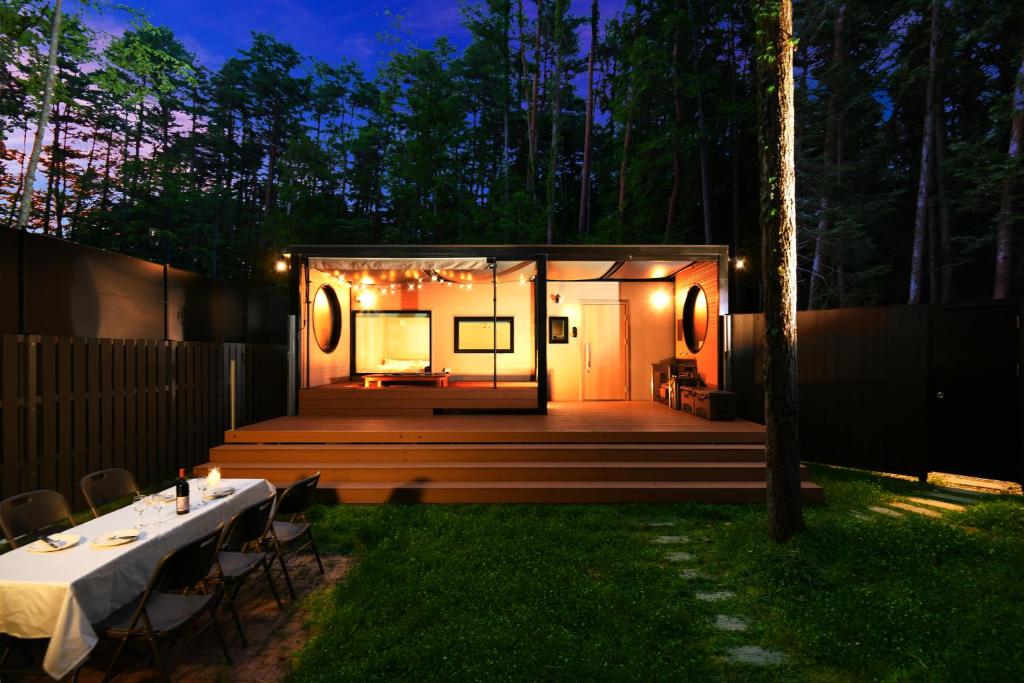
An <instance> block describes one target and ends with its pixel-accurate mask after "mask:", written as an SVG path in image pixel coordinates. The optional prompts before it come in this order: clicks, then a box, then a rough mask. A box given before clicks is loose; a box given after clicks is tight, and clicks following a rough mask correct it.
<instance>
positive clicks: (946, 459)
mask: <svg viewBox="0 0 1024 683" xmlns="http://www.w3.org/2000/svg"><path fill="white" fill-rule="evenodd" d="M1018 313H1019V309H1018V308H1017V306H1016V305H992V306H963V307H961V306H955V305H954V306H935V307H932V309H931V310H930V311H929V339H930V346H931V368H930V375H931V376H930V382H929V385H930V386H929V394H930V396H929V411H928V413H929V415H928V417H929V435H928V436H929V439H928V468H929V469H930V470H933V471H939V472H952V473H955V474H966V475H971V476H977V477H988V478H992V479H1010V480H1017V479H1018V478H1019V477H1020V476H1021V475H1022V474H1024V472H1022V469H1021V462H1022V455H1021V403H1020V401H1021V380H1020V374H1019V373H1020V367H1019V365H1018V362H1019V360H1020V357H1021V355H1020V354H1021V346H1020V331H1019V329H1018V325H1019V323H1018V317H1017V316H1018Z"/></svg>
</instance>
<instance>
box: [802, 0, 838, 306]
mask: <svg viewBox="0 0 1024 683" xmlns="http://www.w3.org/2000/svg"><path fill="white" fill-rule="evenodd" d="M845 20H846V3H842V4H840V5H839V8H838V10H837V11H836V22H835V31H834V37H833V39H832V64H831V65H830V71H831V72H832V73H831V74H830V78H829V81H830V83H829V93H828V100H827V102H826V104H825V144H824V150H823V151H824V169H823V173H822V178H821V200H820V202H819V210H818V231H817V234H816V235H815V236H814V259H813V260H812V261H811V281H810V285H809V286H808V292H807V307H808V308H818V307H819V306H820V303H821V302H820V301H819V299H820V298H821V285H822V284H824V281H825V253H826V249H827V246H826V241H828V234H829V233H830V232H832V226H833V218H832V185H833V184H834V183H835V181H836V178H835V168H836V146H837V145H838V142H837V140H838V131H839V125H838V121H837V118H838V114H837V112H838V109H839V107H838V102H839V87H838V85H839V69H840V68H842V63H843V56H844V55H845V48H844V47H843V24H844V23H845Z"/></svg>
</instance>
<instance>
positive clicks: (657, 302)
mask: <svg viewBox="0 0 1024 683" xmlns="http://www.w3.org/2000/svg"><path fill="white" fill-rule="evenodd" d="M670 303H672V296H671V295H670V294H669V293H668V292H666V291H665V290H664V289H659V290H658V291H656V292H654V294H651V305H652V306H654V308H656V309H658V310H659V311H660V310H661V309H663V308H665V307H666V306H668V305H669V304H670Z"/></svg>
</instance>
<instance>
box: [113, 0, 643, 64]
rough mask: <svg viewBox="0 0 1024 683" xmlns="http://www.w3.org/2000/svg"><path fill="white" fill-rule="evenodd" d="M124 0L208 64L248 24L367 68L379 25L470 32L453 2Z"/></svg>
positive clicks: (582, 10)
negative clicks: (172, 32) (353, 61)
mask: <svg viewBox="0 0 1024 683" xmlns="http://www.w3.org/2000/svg"><path fill="white" fill-rule="evenodd" d="M124 4H126V5H128V6H131V7H133V8H135V9H138V10H141V11H143V12H144V13H145V14H146V15H147V16H148V17H149V19H150V21H152V22H153V23H154V24H158V25H164V26H167V27H169V28H170V29H171V30H172V31H174V33H175V34H176V35H177V36H178V38H179V39H180V40H181V41H182V42H183V43H184V44H185V46H186V47H187V48H188V49H189V50H190V51H191V52H193V53H195V54H196V55H198V57H199V59H200V61H201V62H202V63H203V64H204V65H206V66H208V67H211V68H214V69H216V68H217V67H218V66H220V64H221V63H223V61H224V60H225V59H227V58H228V57H230V56H232V55H233V54H235V53H236V52H237V51H238V50H239V49H242V48H245V47H246V46H247V45H248V44H249V34H250V32H252V31H259V32H262V33H269V34H271V35H273V36H274V37H275V38H277V39H278V40H281V41H283V42H286V43H290V44H291V45H293V46H294V47H295V48H296V49H297V50H298V51H299V52H300V53H302V54H303V55H307V56H311V57H316V58H318V59H321V60H323V61H326V62H329V63H337V62H338V61H339V60H340V59H342V58H348V59H353V60H355V61H356V62H357V63H358V64H359V65H360V66H361V67H362V68H363V69H364V71H366V72H367V73H368V74H372V73H373V71H374V69H375V67H376V66H377V64H378V63H379V62H380V61H382V60H383V59H385V58H386V57H387V55H388V53H389V52H390V50H391V49H392V46H391V45H389V44H387V43H384V42H381V40H380V39H379V36H380V34H382V33H384V34H391V35H393V36H397V37H398V38H399V39H401V40H402V42H403V43H410V42H411V43H413V44H415V45H417V46H420V47H427V46H429V45H430V44H431V43H433V41H434V40H435V39H437V38H439V37H441V36H448V37H449V38H450V39H451V40H452V42H453V43H454V44H455V45H456V46H458V47H460V48H461V47H464V46H465V45H466V43H467V42H468V40H469V32H468V31H467V30H466V29H465V28H464V27H463V26H462V25H461V21H462V14H461V11H460V5H461V3H459V2H443V1H438V0H435V1H433V2H431V0H395V1H391V0H386V1H383V2H377V1H375V0H361V1H353V0H333V1H330V0H328V1H317V0H125V2H124ZM600 4H601V13H602V19H604V18H606V17H610V16H612V15H614V14H616V13H618V12H620V11H622V8H623V7H624V6H625V0H601V3H600ZM524 5H525V9H526V11H527V13H528V14H533V10H534V7H535V5H534V2H532V0H525V1H524ZM571 7H572V11H573V13H574V14H578V15H586V14H589V12H590V9H589V8H590V2H589V1H588V0H571ZM119 23H120V24H125V23H127V19H126V16H125V15H124V13H119V12H113V11H108V13H107V15H106V16H104V17H102V18H100V19H99V20H98V21H97V26H98V27H100V28H104V29H105V30H110V31H116V30H117V25H118V24H119ZM587 41H589V37H588V38H587ZM587 41H585V42H583V45H584V46H586V45H588V44H589V43H588V42H587Z"/></svg>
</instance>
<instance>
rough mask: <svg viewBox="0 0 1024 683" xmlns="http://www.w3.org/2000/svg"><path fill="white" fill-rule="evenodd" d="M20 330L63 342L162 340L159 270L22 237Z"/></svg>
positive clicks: (117, 257) (56, 242) (61, 243)
mask: <svg viewBox="0 0 1024 683" xmlns="http://www.w3.org/2000/svg"><path fill="white" fill-rule="evenodd" d="M23 268H24V273H25V280H24V290H23V291H24V297H25V298H24V302H23V303H24V306H25V330H26V331H29V332H31V333H33V334H52V335H63V336H69V337H107V338H123V337H131V338H139V339H163V337H164V269H163V266H160V265H157V264H155V263H150V262H148V261H141V260H139V259H136V258H132V257H130V256H124V255H122V254H115V253H112V252H107V251H100V250H98V249H88V248H85V247H82V246H80V245H78V244H74V243H72V242H67V241H65V240H60V239H55V238H50V237H41V236H38V235H26V236H25V243H24V263H23Z"/></svg>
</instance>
